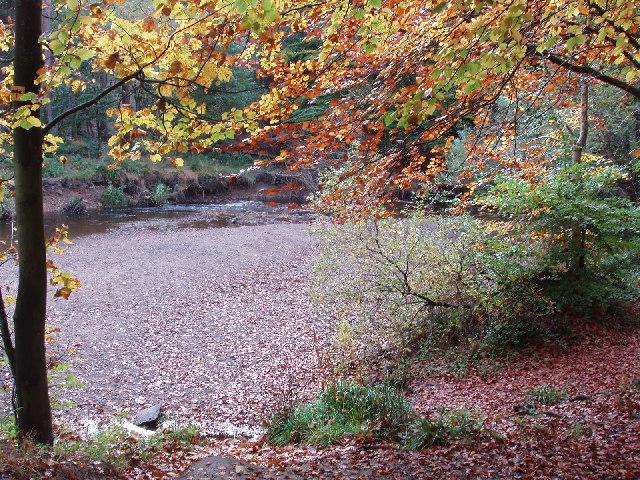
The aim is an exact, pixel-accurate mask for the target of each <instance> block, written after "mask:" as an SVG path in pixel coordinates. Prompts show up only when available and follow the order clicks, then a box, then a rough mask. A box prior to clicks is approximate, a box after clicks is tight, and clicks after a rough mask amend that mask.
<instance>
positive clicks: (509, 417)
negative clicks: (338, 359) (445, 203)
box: [0, 221, 640, 480]
mask: <svg viewBox="0 0 640 480" xmlns="http://www.w3.org/2000/svg"><path fill="white" fill-rule="evenodd" d="M71 236H72V237H73V232H71ZM56 257H57V258H56V262H57V263H59V264H60V265H62V266H63V268H64V269H65V270H70V271H71V272H73V273H74V274H75V275H76V276H78V277H79V278H80V280H81V281H82V283H83V286H82V288H81V289H80V290H79V291H77V292H74V294H73V295H72V296H71V297H70V299H69V300H68V301H65V300H60V299H56V300H52V301H51V302H50V313H49V318H48V323H49V324H50V326H51V329H52V334H51V336H52V339H53V340H55V341H54V342H51V348H50V350H51V361H52V362H57V363H65V362H68V363H69V364H70V367H69V368H68V369H67V370H65V371H63V372H61V373H60V376H59V377H58V378H57V379H56V378H54V380H53V383H54V384H56V383H57V384H58V386H55V387H54V388H53V393H54V394H55V397H54V398H55V400H56V402H57V404H58V405H59V406H58V407H57V408H56V409H55V411H54V416H55V419H56V423H58V424H64V425H65V428H67V429H68V428H70V427H71V428H74V429H75V430H76V431H78V432H90V431H92V430H94V429H99V428H104V427H106V426H107V425H108V424H109V423H110V422H112V421H113V419H114V417H123V416H124V417H127V418H132V417H133V416H134V415H135V413H136V412H137V411H138V410H140V409H141V408H143V407H146V406H149V405H153V404H156V403H161V404H162V405H163V406H164V411H165V417H166V418H167V419H170V420H173V421H176V422H178V423H180V424H190V423H193V424H196V425H197V426H198V428H199V429H200V430H201V431H202V432H203V433H204V434H205V435H208V439H207V441H206V442H205V444H204V445H203V446H200V447H198V448H197V449H196V450H194V451H193V452H192V453H190V454H184V453H180V452H178V451H176V452H167V453H166V455H165V456H164V457H163V459H162V461H161V462H156V463H154V464H153V465H151V464H148V463H144V462H142V463H140V464H138V465H137V466H136V467H133V468H131V469H129V470H128V471H127V472H125V473H124V478H127V479H147V478H148V479H152V478H153V479H157V478H166V479H169V478H175V477H176V476H178V475H179V474H180V472H182V471H184V470H185V469H186V468H187V467H188V466H189V465H190V464H191V463H193V462H195V461H196V460H199V459H201V458H204V457H208V456H209V455H216V456H220V455H222V456H228V457H233V458H234V459H236V460H230V461H229V462H230V463H227V464H225V465H223V466H221V465H220V464H219V463H218V460H217V457H212V458H209V459H207V458H205V459H204V460H203V463H200V464H198V467H196V469H194V470H191V471H190V475H189V476H187V477H185V478H193V479H196V480H204V479H220V480H222V479H240V478H255V479H260V478H265V479H268V478H287V476H288V478H309V479H345V480H346V479H414V478H416V479H423V478H424V479H428V478H434V479H458V478H459V479H466V478H496V479H498V478H500V479H501V478H505V479H507V478H509V479H512V478H545V479H547V478H548V479H555V478H557V479H638V478H640V383H639V381H640V331H638V330H633V329H628V328H622V327H620V328H618V329H613V330H611V329H610V330H600V329H597V328H593V329H583V330H581V331H580V335H579V338H576V339H574V341H573V342H572V343H570V344H569V345H568V346H565V348H560V347H555V348H546V349H538V350H536V351H533V352H529V353H528V354H527V355H523V356H520V357H519V358H517V359H515V360H511V361H509V362H507V361H506V360H502V359H495V362H494V363H493V365H492V368H491V369H483V370H482V371H479V370H478V369H471V370H469V371H467V372H465V374H464V375H462V376H461V375H444V374H442V375H438V376H435V377H433V376H430V375H428V374H427V372H426V371H425V372H421V371H420V370H415V371H414V372H413V374H415V377H414V380H413V381H412V382H411V383H410V385H409V394H408V395H409V398H410V399H411V400H412V402H413V403H414V405H415V408H416V410H417V411H418V412H419V413H421V414H429V413H434V412H437V411H439V409H441V408H454V407H460V406H463V407H465V408H468V409H471V410H477V411H479V412H481V413H482V415H484V416H485V417H486V422H485V425H486V427H487V433H486V434H483V435H482V436H480V437H479V438H478V439H477V441H476V442H475V443H472V444H470V445H465V444H462V443H451V444H447V445H444V446H434V447H430V448H427V449H425V450H423V451H409V450H405V449H402V448H399V447H397V446H394V445H385V444H370V443H363V442H362V441H357V440H347V441H345V442H344V443H343V444H341V445H338V446H336V447H333V448H329V449H317V448H313V447H274V446H272V445H270V444H268V443H266V442H265V438H264V436H261V427H262V426H263V424H264V421H265V420H266V419H268V418H269V417H270V415H272V414H273V412H274V411H275V410H276V409H278V407H279V406H281V405H283V404H285V403H286V402H290V401H292V400H294V399H304V398H309V397H310V396H311V395H312V394H313V392H315V391H317V390H318V389H319V387H320V385H321V382H322V380H323V379H324V378H325V374H326V372H325V371H324V370H323V368H322V366H323V365H322V361H321V359H322V357H323V353H322V352H323V351H324V349H325V348H326V347H327V345H328V344H329V342H330V339H331V335H332V323H331V321H330V319H329V318H327V317H326V316H324V315H322V312H319V311H317V309H316V308H314V306H313V305H312V303H311V302H310V301H309V299H308V293H309V289H310V275H309V274H310V271H311V268H312V262H313V246H312V243H311V240H310V237H309V234H308V233H307V229H306V226H305V225H303V224H291V223H278V224H268V225H258V226H239V227H236V228H218V229H211V228H209V229H198V228H182V229H176V228H174V226H172V223H171V222H168V221H162V222H155V221H144V222H133V223H131V224H122V225H119V227H118V228H116V229H114V230H112V231H110V232H107V233H102V234H95V235H88V236H83V237H79V238H77V239H75V245H74V246H71V247H69V249H68V255H61V256H56ZM5 267H9V266H8V265H7V266H5ZM0 273H1V274H2V279H1V280H2V281H3V284H4V283H5V282H8V280H7V279H8V278H9V276H10V275H11V274H12V272H11V269H10V268H3V271H2V272H0ZM1 374H4V372H3V373H1ZM69 374H72V375H73V378H74V380H77V382H80V383H81V384H82V385H77V384H76V385H69V381H68V380H67V381H65V377H66V376H67V375H69ZM0 380H3V379H1V378H0ZM4 380H6V379H4ZM2 383H5V382H4V381H3V382H2ZM74 383H75V382H74ZM543 385H552V386H554V387H555V388H564V389H566V390H567V392H568V394H567V397H566V399H565V400H563V401H561V402H560V403H558V404H557V405H554V406H548V407H540V408H538V409H537V410H536V411H533V410H529V409H527V408H524V410H523V408H522V407H521V406H522V405H523V403H524V402H525V397H526V395H527V393H528V392H530V391H531V389H532V388H534V387H539V386H543ZM0 400H1V401H2V404H1V405H2V406H3V408H7V405H8V400H7V398H6V395H5V397H4V398H2V399H0ZM66 402H71V403H72V404H73V405H69V406H63V405H64V404H65V403H66ZM518 406H520V407H518ZM0 450H1V449H0ZM0 459H1V452H0ZM240 460H242V461H245V462H248V463H240ZM247 465H249V466H247ZM253 465H255V468H253V467H251V466H253ZM0 467H2V465H1V464H0ZM49 468H50V469H53V471H55V469H56V468H57V467H56V465H55V463H54V464H53V465H52V466H50V467H49ZM198 468H200V470H198ZM214 470H215V471H214ZM198 472H199V473H198ZM216 472H217V473H216ZM2 473H3V472H2V469H1V468H0V478H3V477H2ZM75 475H76V478H107V477H108V478H116V476H115V474H113V475H112V474H107V473H105V474H104V476H102V477H100V476H98V474H97V473H96V474H95V475H94V476H91V475H89V474H75ZM92 475H93V474H92ZM58 478H74V477H73V474H71V473H70V474H69V475H68V476H66V477H58Z"/></svg>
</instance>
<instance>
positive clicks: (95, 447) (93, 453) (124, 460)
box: [0, 419, 203, 480]
mask: <svg viewBox="0 0 640 480" xmlns="http://www.w3.org/2000/svg"><path fill="white" fill-rule="evenodd" d="M11 424H12V422H11V421H10V420H9V419H7V420H6V421H5V422H2V425H3V427H2V432H1V435H0V478H5V477H6V478H11V479H15V480H27V479H34V480H36V479H45V478H57V479H63V478H64V479H67V478H77V479H80V478H120V475H121V474H122V473H124V472H126V471H127V470H129V469H131V468H133V467H136V466H138V465H140V464H149V465H151V464H155V463H159V462H161V461H162V457H163V456H166V455H173V454H176V453H179V452H187V451H189V450H191V449H192V447H193V446H194V445H198V444H201V443H202V442H203V439H202V437H200V435H199V434H198V432H197V430H196V429H195V428H194V427H182V428H178V429H175V430H162V431H159V432H156V433H154V434H152V435H150V436H148V437H147V436H140V435H136V434H135V433H132V432H130V431H129V430H127V429H126V428H125V427H124V426H122V425H119V424H114V425H112V426H110V427H108V428H106V429H104V430H100V431H98V432H96V433H93V434H87V435H80V434H78V433H77V432H73V431H64V430H58V431H57V432H56V442H55V444H54V445H53V447H46V446H42V445H38V444H35V443H33V442H30V441H28V440H25V441H23V442H21V443H18V441H17V440H16V437H15V429H14V428H12V427H11Z"/></svg>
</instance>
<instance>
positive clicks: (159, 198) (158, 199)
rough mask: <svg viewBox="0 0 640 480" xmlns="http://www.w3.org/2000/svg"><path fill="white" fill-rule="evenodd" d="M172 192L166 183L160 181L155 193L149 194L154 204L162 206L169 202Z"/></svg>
mask: <svg viewBox="0 0 640 480" xmlns="http://www.w3.org/2000/svg"><path fill="white" fill-rule="evenodd" d="M170 194H171V189H170V188H169V187H168V186H166V185H165V184H164V183H158V184H157V185H156V188H155V189H154V190H153V193H152V194H151V195H150V196H149V200H151V202H152V203H153V204H154V205H157V206H159V207H161V206H162V205H165V204H166V203H167V200H168V199H169V195H170Z"/></svg>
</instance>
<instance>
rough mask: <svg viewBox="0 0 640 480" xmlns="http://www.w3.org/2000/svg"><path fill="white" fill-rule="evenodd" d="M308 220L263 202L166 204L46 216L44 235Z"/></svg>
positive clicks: (6, 234)
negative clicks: (61, 230) (59, 230)
mask: <svg viewBox="0 0 640 480" xmlns="http://www.w3.org/2000/svg"><path fill="white" fill-rule="evenodd" d="M310 220H311V213H310V212H309V211H308V210H302V209H296V210H289V209H287V208H286V207H282V206H276V207H272V206H269V205H265V204H264V203H262V202H255V201H238V202H230V203H215V204H190V205H165V206H163V207H154V208H136V209H127V210H101V211H93V212H88V213H85V214H83V215H66V214H62V213H61V214H47V215H45V234H46V235H47V236H50V235H52V234H53V233H54V232H55V229H56V228H57V227H60V226H61V225H66V226H67V227H68V231H69V236H70V237H72V238H77V237H82V236H86V235H92V234H96V233H106V232H111V231H116V230H120V231H123V230H124V231H132V230H134V231H135V230H160V231H167V230H181V229H185V228H200V229H207V228H229V227H239V226H243V225H264V224H269V223H303V222H308V221H310ZM11 231H12V224H11V222H4V223H0V238H2V239H5V241H10V239H11Z"/></svg>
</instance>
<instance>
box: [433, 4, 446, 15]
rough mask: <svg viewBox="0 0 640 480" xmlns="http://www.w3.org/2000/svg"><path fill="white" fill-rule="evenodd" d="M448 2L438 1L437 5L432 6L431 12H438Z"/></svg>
mask: <svg viewBox="0 0 640 480" xmlns="http://www.w3.org/2000/svg"><path fill="white" fill-rule="evenodd" d="M448 3H449V2H440V3H439V4H438V5H436V6H435V7H433V10H431V13H440V12H441V11H443V10H444V9H445V8H447V5H448Z"/></svg>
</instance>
